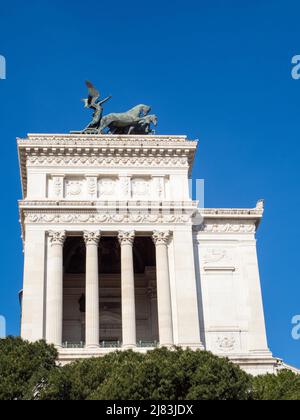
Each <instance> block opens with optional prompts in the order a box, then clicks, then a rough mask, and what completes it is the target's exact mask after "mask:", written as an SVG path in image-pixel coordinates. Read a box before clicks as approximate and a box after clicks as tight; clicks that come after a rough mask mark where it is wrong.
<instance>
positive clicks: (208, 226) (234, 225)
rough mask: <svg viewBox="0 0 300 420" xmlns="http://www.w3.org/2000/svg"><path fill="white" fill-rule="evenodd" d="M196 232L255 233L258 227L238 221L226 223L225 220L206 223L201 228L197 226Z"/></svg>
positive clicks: (251, 223)
mask: <svg viewBox="0 0 300 420" xmlns="http://www.w3.org/2000/svg"><path fill="white" fill-rule="evenodd" d="M194 230H195V231H196V232H205V233H249V234H251V233H255V232H256V225H255V222H254V221H253V222H251V221H250V222H249V223H248V222H245V223H240V222H236V221H230V222H228V223H224V220H223V221H221V222H219V223H218V222H211V223H206V222H204V223H203V224H202V225H200V226H195V227H194Z"/></svg>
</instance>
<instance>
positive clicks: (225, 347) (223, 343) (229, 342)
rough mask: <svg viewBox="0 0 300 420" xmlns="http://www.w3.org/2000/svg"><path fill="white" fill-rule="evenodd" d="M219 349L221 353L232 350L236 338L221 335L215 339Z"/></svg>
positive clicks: (235, 343)
mask: <svg viewBox="0 0 300 420" xmlns="http://www.w3.org/2000/svg"><path fill="white" fill-rule="evenodd" d="M216 344H217V346H218V349H219V351H221V352H223V353H228V352H232V351H234V350H235V347H236V345H237V342H236V338H235V337H234V336H233V335H222V336H218V337H217V339H216Z"/></svg>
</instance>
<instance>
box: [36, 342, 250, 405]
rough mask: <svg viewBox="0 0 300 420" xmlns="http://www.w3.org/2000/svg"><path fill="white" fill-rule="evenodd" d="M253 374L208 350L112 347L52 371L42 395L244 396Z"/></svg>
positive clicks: (125, 397)
mask: <svg viewBox="0 0 300 420" xmlns="http://www.w3.org/2000/svg"><path fill="white" fill-rule="evenodd" d="M250 390H251V379H250V377H249V376H248V375H246V374H245V373H244V372H243V371H242V370H241V369H240V368H239V367H237V366H235V365H233V364H232V363H230V362H228V361H227V360H226V359H220V358H218V357H216V356H213V355H212V354H211V353H207V352H202V351H197V352H194V351H191V350H182V349H176V350H174V351H169V350H167V349H157V350H154V351H151V352H148V353H147V354H145V355H143V354H139V353H134V352H132V351H128V352H116V353H112V354H110V355H107V356H105V357H103V358H97V359H89V360H85V361H81V362H77V363H74V364H72V365H67V366H64V367H63V368H60V369H59V370H56V371H53V372H51V373H50V375H49V377H48V378H47V383H45V384H44V387H43V389H42V391H41V392H40V394H39V398H40V399H42V400H49V399H61V400H82V399H93V400H111V399H112V400H185V399H193V400H237V399H241V400H245V399H248V398H249V397H250Z"/></svg>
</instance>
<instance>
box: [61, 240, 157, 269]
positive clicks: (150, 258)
mask: <svg viewBox="0 0 300 420" xmlns="http://www.w3.org/2000/svg"><path fill="white" fill-rule="evenodd" d="M133 259H134V271H135V273H136V274H143V273H144V272H145V268H146V267H154V266H155V247H154V244H153V242H152V239H151V238H148V237H137V238H135V241H134V246H133ZM85 265H86V247H85V243H84V240H83V238H81V237H69V238H67V240H66V242H65V246H64V271H65V273H66V274H84V273H85ZM99 273H100V274H101V273H102V274H120V273H121V248H120V244H119V242H118V239H117V238H116V237H102V238H101V241H100V244H99Z"/></svg>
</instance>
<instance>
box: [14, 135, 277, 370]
mask: <svg viewBox="0 0 300 420" xmlns="http://www.w3.org/2000/svg"><path fill="white" fill-rule="evenodd" d="M196 149H197V142H196V141H188V140H187V139H186V137H183V136H152V135H151V136H139V135H134V136H133V135H132V136H127V135H120V136H118V135H80V134H74V135H72V134H68V135H65V134H62V135H61V134H55V135H50V134H47V135H44V134H30V135H28V137H27V138H25V139H18V151H19V160H20V168H21V178H22V188H23V200H21V201H20V202H19V208H20V219H21V226H22V231H23V242H24V251H25V265H24V287H23V301H22V323H21V324H22V325H21V335H22V337H23V338H24V339H27V340H30V341H35V340H39V339H46V340H47V341H48V342H49V343H53V344H55V346H57V348H58V350H59V358H60V360H61V361H62V362H63V363H66V362H69V361H72V360H75V359H78V358H87V357H93V356H98V355H103V354H107V353H108V352H111V351H114V350H115V349H116V348H123V349H128V348H133V349H135V350H136V351H142V352H144V351H147V350H148V349H151V348H153V347H156V346H159V345H160V346H169V347H172V346H173V345H177V346H182V347H190V348H192V349H206V350H210V351H212V352H213V353H215V354H218V355H220V356H226V357H229V358H230V359H232V360H233V361H234V362H236V363H238V364H239V365H240V366H241V367H242V368H244V369H245V370H246V371H248V372H250V373H253V374H258V373H265V372H274V371H276V369H277V365H278V361H277V360H276V359H274V358H273V357H272V354H271V353H270V351H269V349H268V345H267V340H266V331H265V321H264V313H263V304H262V296H261V288H260V278H259V270H258V262H257V254H256V240H255V234H256V230H257V228H258V226H259V223H260V221H261V218H262V216H263V202H258V204H257V206H256V208H249V209H201V206H202V207H203V204H202V203H198V202H194V201H193V200H192V199H191V197H190V193H189V175H190V172H191V167H192V164H193V160H194V155H195V151H196Z"/></svg>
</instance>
